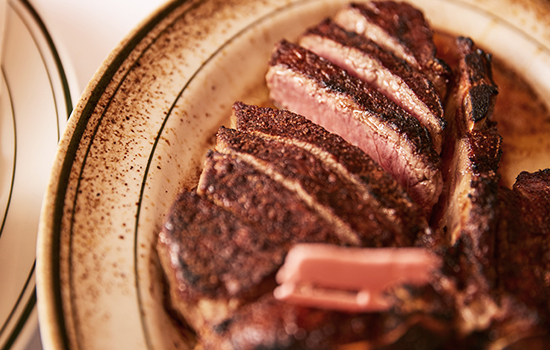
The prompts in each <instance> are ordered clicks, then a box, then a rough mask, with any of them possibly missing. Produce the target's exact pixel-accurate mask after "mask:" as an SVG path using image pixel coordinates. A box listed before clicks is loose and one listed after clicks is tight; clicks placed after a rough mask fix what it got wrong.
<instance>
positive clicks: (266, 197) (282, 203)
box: [197, 152, 341, 263]
mask: <svg viewBox="0 0 550 350" xmlns="http://www.w3.org/2000/svg"><path fill="white" fill-rule="evenodd" d="M197 193H198V194H199V195H201V196H204V197H206V198H208V199H210V200H211V201H212V202H214V203H215V204H216V205H218V206H220V207H222V208H224V209H225V210H228V211H230V212H231V213H232V214H233V215H235V216H236V217H238V218H240V219H241V220H242V221H244V222H248V223H254V224H255V225H260V226H258V227H261V230H262V232H264V233H263V234H264V235H268V237H269V239H270V240H271V241H272V244H280V245H283V246H284V247H286V248H289V247H290V246H291V245H292V244H294V243H295V242H301V241H304V240H306V239H311V240H312V241H314V242H323V241H329V242H332V243H338V242H341V240H340V239H339V238H338V236H337V235H336V234H335V232H334V231H335V229H334V227H332V225H331V224H330V223H328V222H325V221H324V220H323V219H322V218H321V217H319V215H318V214H317V213H316V212H315V211H314V210H312V209H310V208H309V207H308V206H307V205H306V204H305V203H304V202H303V201H302V200H300V199H299V198H298V197H297V196H296V194H295V193H294V192H293V191H291V190H289V189H288V188H287V187H285V186H284V185H283V184H281V183H279V182H278V181H275V180H274V179H273V178H272V177H271V176H269V175H267V174H266V173H265V172H264V171H263V169H258V168H256V167H255V166H254V165H253V164H250V163H249V162H247V161H245V160H243V159H239V158H237V157H233V156H231V155H227V154H222V153H219V152H209V154H208V155H207V157H206V160H205V166H204V169H203V172H202V174H201V177H200V179H199V185H198V187H197ZM286 248H285V249H286ZM279 262H280V263H282V261H279Z"/></svg>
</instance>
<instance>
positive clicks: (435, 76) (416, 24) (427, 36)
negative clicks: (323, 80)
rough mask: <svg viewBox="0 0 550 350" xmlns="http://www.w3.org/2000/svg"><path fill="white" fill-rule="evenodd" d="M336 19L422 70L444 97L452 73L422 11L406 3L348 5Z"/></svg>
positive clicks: (346, 28)
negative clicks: (438, 52)
mask: <svg viewBox="0 0 550 350" xmlns="http://www.w3.org/2000/svg"><path fill="white" fill-rule="evenodd" d="M334 20H335V22H336V23H338V24H339V25H340V26H341V27H342V28H344V29H345V30H348V31H353V32H357V33H358V34H361V35H364V36H366V37H367V38H369V39H371V40H373V41H374V42H376V43H377V44H378V45H379V46H381V47H382V48H384V49H385V50H387V51H389V52H392V53H393V54H394V55H396V56H397V57H399V58H401V59H403V60H405V61H407V62H408V63H409V64H410V65H411V67H414V68H416V69H418V70H420V71H422V72H423V73H424V74H426V76H428V78H429V79H430V80H431V81H432V82H433V83H434V85H435V87H436V89H437V91H438V93H439V94H440V96H441V98H445V96H446V93H447V87H448V84H449V81H450V79H451V77H452V71H451V69H450V68H449V66H448V65H447V64H446V63H445V62H444V61H443V60H440V59H438V58H437V57H436V52H437V49H436V46H435V44H434V42H433V32H432V30H431V28H430V26H429V24H428V22H427V21H426V20H425V18H424V15H423V14H422V12H421V11H419V10H418V9H416V8H414V7H412V6H411V5H409V4H407V3H405V2H393V1H371V2H366V3H361V4H359V3H352V4H350V5H348V6H347V7H345V8H343V9H342V10H340V11H339V12H338V13H337V14H336V16H335V17H334Z"/></svg>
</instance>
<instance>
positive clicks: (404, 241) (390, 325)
mask: <svg viewBox="0 0 550 350" xmlns="http://www.w3.org/2000/svg"><path fill="white" fill-rule="evenodd" d="M335 20H336V22H337V23H339V25H341V26H343V27H344V28H345V30H347V31H356V32H358V33H366V32H368V33H375V34H376V36H377V37H378V38H379V39H381V40H380V41H377V45H378V46H380V47H382V48H383V50H382V49H380V48H379V47H376V46H374V44H371V43H369V44H365V43H368V41H365V40H362V44H355V41H354V40H356V39H354V38H355V36H354V35H353V34H349V33H343V32H341V31H340V32H338V30H337V29H335V28H332V29H330V30H329V31H327V32H324V30H325V29H327V28H328V27H331V26H333V24H331V23H330V22H324V23H322V24H321V25H320V26H319V27H317V28H315V29H312V30H310V31H309V32H308V33H305V34H304V36H303V37H302V41H303V43H304V45H308V47H309V45H311V47H310V48H311V49H320V50H328V49H326V47H327V45H328V44H327V43H330V45H333V44H332V43H339V44H338V45H342V46H339V47H338V48H337V49H336V52H337V53H339V54H341V52H342V51H343V50H350V51H349V52H352V51H353V50H355V49H359V48H361V49H362V50H363V49H364V51H368V50H367V49H366V48H368V49H369V50H371V51H369V55H370V56H369V58H370V59H371V60H372V62H376V64H379V65H380V66H381V67H382V68H384V69H388V70H391V71H392V74H390V75H387V77H389V79H390V82H395V81H396V79H397V77H400V78H401V79H403V81H405V82H407V84H409V86H410V87H411V89H412V88H413V87H414V86H416V85H414V84H421V83H425V81H424V80H422V79H416V78H415V77H417V75H416V74H418V72H416V71H415V69H416V70H419V71H420V72H421V73H422V74H425V75H426V76H427V77H428V78H429V79H430V80H431V81H432V82H433V83H434V85H435V86H436V89H437V90H438V92H439V93H440V96H441V98H442V99H443V96H445V95H446V94H447V96H446V98H445V101H446V104H445V120H446V121H447V125H446V128H445V137H444V138H442V140H443V144H442V151H441V157H440V156H439V154H438V153H437V152H436V151H435V149H434V147H433V144H432V139H431V137H430V133H429V132H428V130H427V129H426V128H425V127H423V126H421V124H420V123H419V121H418V120H417V119H415V118H414V117H412V116H411V115H410V114H409V113H407V112H406V111H405V110H404V109H403V108H401V107H398V106H397V104H395V103H393V102H391V101H390V100H389V99H387V98H386V97H385V96H384V95H383V94H381V93H379V92H378V91H375V90H374V89H372V88H370V87H369V86H368V85H367V84H366V83H365V82H364V81H362V80H361V79H359V78H357V77H355V76H352V75H350V73H348V72H346V70H345V69H343V68H341V67H338V66H337V65H336V64H334V63H331V62H329V61H328V60H326V59H323V58H320V57H319V56H318V55H316V54H315V53H313V52H312V51H310V50H307V49H305V48H303V47H300V46H298V45H295V44H291V43H289V42H287V41H284V40H283V41H281V42H280V43H279V44H278V45H277V47H276V49H275V51H274V52H273V56H272V58H271V61H270V68H269V72H268V74H267V76H266V78H267V83H268V86H269V88H270V89H271V97H272V98H273V100H274V101H276V102H277V103H279V104H280V105H281V106H283V107H291V108H292V109H293V110H294V111H296V112H298V113H302V114H304V115H305V117H303V116H300V115H298V114H296V113H293V112H290V111H288V110H276V109H272V108H260V107H256V106H250V105H246V104H244V103H236V104H235V105H234V106H233V114H234V117H235V121H236V130H233V129H227V128H223V127H222V128H220V129H219V132H218V135H217V145H216V149H215V150H213V151H209V152H208V153H207V155H206V160H205V164H204V168H203V173H202V174H201V177H200V180H199V183H198V185H197V188H196V189H195V190H184V191H183V192H182V193H181V194H179V195H178V197H177V198H176V201H175V202H174V204H173V206H172V208H171V209H170V212H169V213H168V215H167V220H166V223H165V225H164V227H163V228H162V232H161V233H160V234H159V239H158V243H157V251H158V255H159V259H160V263H161V267H162V269H163V271H164V273H165V277H166V279H167V282H168V287H169V290H168V292H169V293H168V298H169V300H168V304H169V305H170V306H169V307H170V308H172V309H173V310H174V311H175V312H176V313H177V315H178V316H179V317H181V318H182V319H183V321H184V322H185V323H187V324H189V325H190V326H191V328H192V329H193V330H195V331H196V333H197V336H198V340H199V342H200V345H199V347H201V348H203V349H222V350H225V349H227V350H230V349H273V350H274V349H304V350H308V349H342V348H343V347H342V346H346V347H347V346H348V345H350V343H354V342H357V343H356V344H352V345H357V346H358V348H368V349H375V348H376V349H387V350H389V349H414V348H422V349H434V350H435V349H464V348H472V349H494V348H499V349H507V350H513V349H526V348H540V349H543V348H548V347H549V346H550V331H549V329H550V302H549V300H550V282H549V281H550V277H549V276H550V254H549V251H550V250H549V249H548V248H549V247H550V241H549V240H550V170H548V169H546V170H542V171H538V172H535V173H522V174H520V175H519V176H518V178H517V181H516V183H515V185H514V187H513V188H512V189H506V188H499V185H498V181H499V176H498V173H497V170H498V165H499V162H500V155H501V147H500V146H501V137H500V136H499V134H498V132H497V129H496V123H495V122H494V121H493V120H492V118H491V114H492V112H493V108H494V103H495V100H496V95H497V93H498V89H497V87H496V85H495V83H494V82H493V79H492V74H491V57H490V55H487V54H485V53H484V52H483V51H482V50H480V49H478V48H477V47H476V46H475V45H474V43H473V42H472V41H471V40H470V39H467V38H458V39H457V43H456V45H457V47H458V52H459V53H460V59H459V60H458V61H459V62H458V66H457V67H455V68H456V72H457V75H456V76H455V77H453V81H452V82H451V84H449V85H448V79H449V78H450V77H452V75H451V74H450V72H449V70H448V67H447V66H446V65H445V64H444V63H443V62H442V61H440V60H438V59H437V58H436V57H435V46H434V45H433V41H432V32H431V30H430V29H429V26H428V24H427V23H426V21H425V20H424V18H423V15H422V13H420V12H419V11H418V10H416V9H414V8H412V7H411V6H410V5H408V4H405V3H394V2H391V1H388V2H371V3H366V4H362V5H357V4H352V5H350V6H349V7H347V8H346V9H344V10H342V11H340V12H339V13H338V14H337V16H336V17H335ZM346 26H348V27H346ZM339 36H342V37H341V38H340V37H339ZM306 38H307V40H312V41H310V42H308V41H307V40H306ZM340 39H345V40H340ZM339 40H340V41H339ZM372 40H373V41H376V40H377V39H375V38H372ZM344 47H347V49H344ZM384 50H389V51H391V52H393V55H396V56H399V57H400V58H399V59H404V60H406V61H407V62H408V64H409V65H410V66H411V71H410V72H409V71H408V69H409V68H407V67H402V68H398V67H395V66H392V64H395V62H396V61H392V62H393V63H391V62H390V61H388V60H389V59H388V57H389V56H388V54H387V53H386V52H384ZM319 53H321V52H319ZM390 56H391V55H390ZM327 57H328V55H327ZM354 57H355V56H354ZM334 61H335V62H336V60H334ZM453 61H454V60H453ZM388 62H390V63H388ZM338 64H342V65H343V63H342V60H340V61H338ZM391 67H393V68H391ZM382 68H380V69H382ZM390 68H391V69H390ZM347 69H351V68H350V67H347ZM392 69H393V70H392ZM405 71H406V72H409V73H403V72H405ZM378 72H381V70H379V71H378ZM377 74H382V73H377ZM384 74H385V73H384ZM407 74H412V75H410V80H408V79H409V76H408V75H407ZM367 80H368V79H367ZM448 86H452V88H451V89H448ZM416 88H417V87H414V89H416ZM414 89H413V90H414ZM447 90H448V91H447ZM416 95H417V96H418V98H419V99H423V98H425V97H426V96H423V95H422V94H420V93H416ZM428 95H429V96H431V95H430V94H428ZM423 101H424V100H423ZM424 103H425V104H426V105H427V106H430V103H428V102H425V101H424ZM432 107H433V106H431V107H430V108H431V109H432ZM434 111H435V109H432V112H434ZM434 114H436V113H435V112H434ZM312 121H313V122H312ZM314 122H315V123H314ZM317 122H318V123H319V124H322V125H325V127H326V128H327V129H328V130H331V131H335V132H338V133H340V134H341V136H338V135H336V134H333V133H331V132H329V131H327V129H325V128H324V127H322V126H321V125H318V124H316V123H317ZM431 132H432V135H433V133H434V130H431ZM434 138H435V137H434ZM344 139H348V140H351V141H353V143H355V144H356V145H357V146H352V145H351V144H350V143H349V142H347V141H345V140H344ZM361 149H363V150H365V151H366V152H363V151H362V150H361ZM366 153H369V154H370V155H371V156H370V157H369V156H368V155H367V154H366ZM371 157H372V158H371ZM377 163H379V164H380V165H379V164H377ZM384 168H385V169H388V170H389V171H390V172H391V175H390V174H389V173H387V172H386V171H384V170H383V169H384ZM442 182H443V183H444V185H442ZM401 185H403V186H401ZM407 191H408V193H407ZM440 192H441V196H439V193H440ZM409 195H410V196H411V197H414V199H415V200H416V201H413V200H412V199H411V197H409ZM435 202H437V203H436V204H435V206H434V207H433V212H432V213H431V217H430V219H431V227H429V226H428V224H427V223H426V218H425V215H426V213H427V212H429V211H430V210H431V209H432V204H433V203H435ZM418 203H421V205H422V206H419V205H418ZM299 243H325V244H327V243H328V244H332V245H338V246H359V247H364V246H370V247H403V246H415V247H416V248H415V249H420V250H423V251H429V252H430V254H431V255H433V254H435V255H437V256H438V258H437V260H438V261H439V260H441V261H442V265H441V268H440V269H438V270H436V271H435V272H434V273H433V274H432V275H431V276H430V279H429V283H428V284H425V285H421V286H420V285H418V284H417V285H414V283H409V284H407V282H406V281H405V282H404V283H402V284H397V285H393V286H392V287H391V288H389V289H387V290H386V293H385V294H384V299H383V302H381V304H383V305H384V307H386V306H387V307H388V308H389V309H388V310H387V311H384V312H371V313H348V312H341V311H328V310H324V309H320V308H315V307H307V306H306V305H307V303H306V304H304V305H299V304H293V303H290V302H281V301H279V300H276V299H275V297H274V295H273V291H274V289H275V287H276V281H275V275H276V273H277V270H278V269H279V267H280V266H281V265H282V264H283V260H284V258H285V256H286V255H287V253H288V252H289V250H290V249H291V248H292V247H293V246H294V245H295V244H299ZM347 249H349V248H346V249H338V251H342V250H347ZM353 249H358V248H353ZM379 253H380V254H381V255H382V256H383V255H384V253H383V251H382V252H379ZM371 263H372V262H371ZM330 280H331V281H332V279H330ZM413 280H414V279H410V280H409V282H411V281H413ZM292 282H296V283H297V284H300V282H302V281H301V280H300V279H299V278H298V277H297V281H294V280H293V281H292ZM306 282H307V281H306ZM300 285H301V286H302V287H304V286H303V285H302V284H300ZM291 287H294V286H291ZM339 287H340V286H339V285H338V286H333V285H331V286H330V288H335V290H338V289H339ZM377 287H380V286H377ZM304 288H309V286H305V287H304ZM314 288H315V286H311V289H314ZM331 291H332V290H331ZM307 294H308V293H300V296H304V295H307ZM309 305H312V304H309Z"/></svg>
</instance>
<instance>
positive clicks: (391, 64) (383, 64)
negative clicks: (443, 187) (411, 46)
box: [300, 19, 446, 152]
mask: <svg viewBox="0 0 550 350" xmlns="http://www.w3.org/2000/svg"><path fill="white" fill-rule="evenodd" d="M300 45H301V46H303V47H305V48H307V49H309V50H311V51H313V52H315V53H316V54H317V55H319V56H321V57H323V58H325V59H327V60H329V61H331V62H332V63H334V64H335V65H337V66H340V67H342V68H344V69H345V70H347V71H348V72H349V73H350V74H352V75H354V76H356V77H358V78H360V79H362V80H364V81H366V82H368V84H369V85H371V86H372V87H373V88H375V89H377V90H378V91H380V92H382V93H383V94H384V95H386V96H387V97H388V98H389V99H391V100H392V101H393V102H395V103H396V104H397V105H399V106H400V107H401V108H403V109H404V110H406V111H407V112H409V113H410V114H411V115H413V116H414V117H415V118H417V119H418V121H419V122H420V123H421V124H422V125H423V126H425V127H426V128H427V129H428V130H429V131H430V135H431V137H432V141H433V143H434V146H435V149H436V151H438V152H440V151H441V144H442V139H443V130H444V128H445V125H446V121H445V119H444V118H443V106H442V104H441V99H440V97H439V95H438V94H437V92H436V90H435V88H434V86H433V84H432V82H431V81H430V80H429V79H427V78H426V76H425V75H424V74H421V73H419V72H418V71H417V70H413V69H412V68H411V67H410V66H409V65H408V63H407V62H405V61H404V60H402V59H398V58H396V57H395V56H394V55H393V54H391V53H389V52H386V51H384V50H383V49H382V48H381V47H380V46H378V45H377V44H376V43H374V42H373V41H372V40H370V39H368V38H366V37H365V36H363V35H359V34H357V33H355V32H348V31H345V30H344V29H342V28H341V27H340V26H338V25H337V24H336V23H334V22H333V21H332V20H330V19H327V20H325V21H323V22H321V23H320V24H319V25H317V26H315V27H313V28H310V29H308V30H307V31H306V33H305V34H304V35H303V36H302V37H301V39H300Z"/></svg>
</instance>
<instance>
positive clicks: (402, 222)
mask: <svg viewBox="0 0 550 350" xmlns="http://www.w3.org/2000/svg"><path fill="white" fill-rule="evenodd" d="M233 113H234V116H235V120H236V124H237V130H239V131H242V132H247V133H250V134H255V135H262V136H263V137H270V138H273V139H275V140H277V141H279V142H282V143H285V144H290V145H294V146H296V147H299V148H302V149H303V150H305V151H308V152H310V153H311V154H313V155H314V156H315V157H316V158H317V159H318V161H320V162H322V163H324V167H326V168H327V169H330V170H331V171H333V172H335V174H338V176H341V177H343V178H346V179H348V180H347V181H349V182H350V183H352V184H354V186H356V190H357V193H358V195H360V196H361V200H362V201H367V202H368V207H369V208H370V209H371V210H372V214H369V216H370V215H375V217H376V218H377V220H379V221H380V223H381V224H382V225H384V226H385V227H386V228H387V229H388V231H390V232H394V233H395V235H396V236H397V237H399V236H402V235H405V236H408V237H415V236H416V235H417V234H423V233H427V231H429V228H428V226H427V223H426V221H425V219H424V218H423V217H422V215H421V212H422V210H421V209H420V208H419V207H418V205H417V204H416V203H414V202H413V201H412V200H411V199H410V197H409V196H408V195H407V193H406V192H405V191H404V190H403V189H402V187H401V186H399V184H398V183H397V182H396V181H395V180H394V179H393V178H392V177H391V176H390V175H389V174H388V173H387V172H386V171H384V170H383V169H382V168H381V167H380V166H379V165H378V164H377V163H376V162H374V161H373V160H372V158H370V157H369V156H367V155H366V154H365V153H364V152H363V151H361V150H360V149H359V148H358V147H355V146H353V145H351V144H349V143H348V142H346V141H345V140H344V139H342V138H341V137H340V136H338V135H336V134H333V133H330V132H328V131H327V130H326V129H324V128H323V127H321V126H319V125H317V124H314V123H312V122H311V121H309V120H308V119H306V118H305V117H303V116H301V115H297V114H295V113H292V112H290V111H287V110H279V109H272V108H262V107H257V106H252V105H247V104H244V103H242V102H237V103H235V104H234V106H233ZM408 239H410V238H408ZM408 239H407V240H408Z"/></svg>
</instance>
